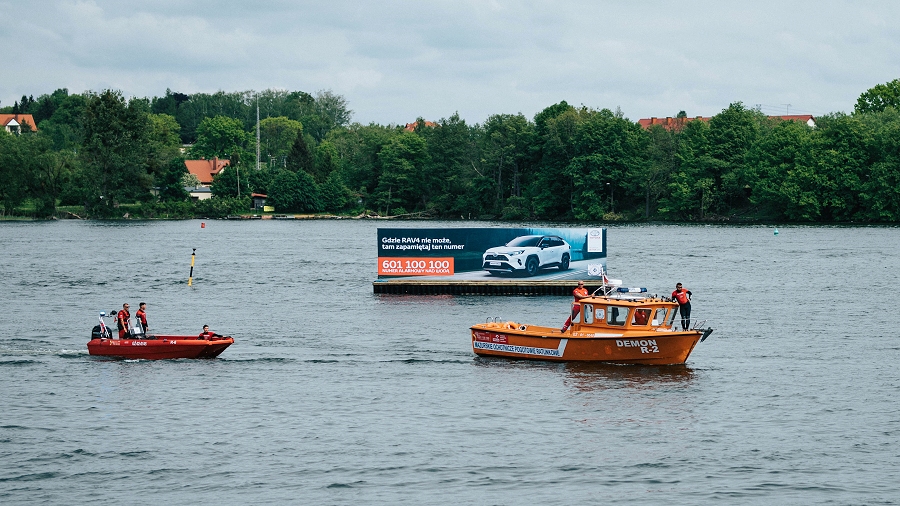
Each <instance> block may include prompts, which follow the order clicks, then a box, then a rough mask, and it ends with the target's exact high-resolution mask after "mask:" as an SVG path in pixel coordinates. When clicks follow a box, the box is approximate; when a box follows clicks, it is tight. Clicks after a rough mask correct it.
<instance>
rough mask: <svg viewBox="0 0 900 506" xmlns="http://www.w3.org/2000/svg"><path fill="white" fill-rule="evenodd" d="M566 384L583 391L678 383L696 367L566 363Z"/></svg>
mask: <svg viewBox="0 0 900 506" xmlns="http://www.w3.org/2000/svg"><path fill="white" fill-rule="evenodd" d="M565 373H566V376H565V379H564V382H565V384H566V385H568V386H571V387H572V388H575V389H576V390H578V391H581V392H590V391H594V390H605V389H608V388H622V387H630V388H637V389H642V390H643V389H653V388H656V387H658V386H661V385H671V384H674V383H682V384H687V383H690V382H691V381H692V380H693V379H694V371H693V369H691V368H690V367H688V366H686V365H665V366H660V365H615V364H601V363H590V362H570V363H567V364H565Z"/></svg>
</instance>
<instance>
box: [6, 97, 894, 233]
mask: <svg viewBox="0 0 900 506" xmlns="http://www.w3.org/2000/svg"><path fill="white" fill-rule="evenodd" d="M257 110H258V114H259V116H257ZM0 113H7V114H31V115H32V116H33V118H34V122H35V123H36V124H37V125H36V129H35V128H34V127H35V125H28V124H27V123H26V124H24V125H22V128H21V132H19V133H18V134H5V133H3V132H0V199H2V205H3V208H2V213H3V215H5V216H33V217H52V216H59V215H61V214H62V212H61V210H63V209H67V210H69V211H67V213H68V214H70V215H77V216H80V217H91V218H113V217H115V218H118V217H122V216H124V215H126V213H127V215H128V216H130V217H140V218H156V217H190V216H209V217H214V216H225V215H230V214H240V213H247V212H248V210H249V206H250V199H249V194H250V193H251V192H257V193H265V194H267V195H268V199H267V203H268V204H269V205H272V206H274V207H275V209H276V212H280V213H287V212H329V213H340V214H360V213H368V214H378V215H380V216H414V217H433V218H450V219H502V220H531V219H535V220H559V221H617V220H631V221H638V220H671V221H752V220H773V221H792V222H851V221H852V222H870V223H879V222H881V223H893V222H897V221H900V79H898V80H895V81H892V82H889V83H885V84H879V85H877V86H875V87H873V88H871V89H869V90H866V91H865V92H864V93H862V94H861V95H860V97H859V99H858V101H857V103H856V104H855V107H854V111H853V113H851V114H845V113H831V114H827V115H825V116H819V117H816V118H815V123H816V126H815V127H811V126H809V125H807V124H806V123H802V122H796V121H784V120H781V119H778V118H769V117H767V116H765V115H763V114H762V113H761V112H760V111H758V110H754V109H750V108H747V107H745V106H744V105H743V104H741V103H740V102H736V103H733V104H731V105H729V106H728V107H727V108H725V109H724V110H722V111H721V112H720V113H718V114H717V115H715V116H713V117H712V118H710V119H709V121H703V120H694V121H690V120H689V118H687V117H686V114H684V112H681V113H679V114H678V115H677V117H678V118H683V119H681V120H678V121H676V122H675V123H674V125H675V126H674V127H671V126H670V127H669V128H664V127H663V126H660V125H654V126H652V127H650V128H648V129H645V128H642V127H641V126H640V125H639V124H638V123H636V122H634V121H631V120H629V119H627V118H625V117H624V115H623V114H622V112H620V111H618V110H617V111H611V110H609V109H601V110H597V109H592V108H587V107H583V106H582V107H574V106H572V105H569V104H567V103H566V102H564V101H563V102H560V103H558V104H554V105H551V106H549V107H547V108H546V109H544V110H543V111H541V112H539V113H538V114H536V115H535V117H534V118H532V119H529V118H526V117H525V116H524V115H522V114H496V115H493V116H491V117H489V118H488V119H487V120H486V121H485V122H484V123H483V124H472V125H469V124H467V123H466V121H465V120H463V119H462V118H460V117H459V116H458V115H456V114H454V115H452V116H450V117H449V118H443V119H440V120H437V121H425V120H423V119H421V118H420V119H418V121H416V123H415V126H414V127H412V128H407V125H405V124H404V125H377V124H369V125H361V124H359V123H352V122H351V116H352V111H351V110H350V109H349V108H348V104H347V101H346V100H345V98H344V97H342V96H339V95H336V94H333V93H331V92H329V91H320V92H318V93H316V94H315V95H311V94H309V93H305V92H289V91H280V90H266V91H263V92H259V93H255V92H249V91H248V92H238V93H226V92H218V93H214V94H204V93H197V94H193V95H186V94H182V93H177V92H172V91H171V90H166V93H165V95H164V96H162V97H153V98H131V99H126V98H125V97H124V96H123V94H122V93H121V92H119V91H114V90H104V91H102V92H99V93H96V92H85V93H82V94H69V92H68V90H66V89H58V90H56V91H54V92H53V93H51V94H46V95H40V96H38V97H37V98H36V99H35V98H33V96H23V97H22V98H21V100H19V101H16V103H15V104H14V105H12V106H8V107H4V108H0ZM257 117H259V118H260V119H259V121H258V120H257ZM257 128H258V129H259V137H260V143H259V160H257V143H256V135H257ZM214 156H215V157H219V158H224V159H229V160H230V164H231V165H230V167H229V168H228V169H226V170H224V171H222V172H221V173H220V174H219V175H218V176H216V178H215V180H214V182H213V184H212V187H211V190H212V194H213V198H211V199H208V200H203V201H197V202H193V201H191V199H190V198H189V196H188V193H187V192H186V190H185V187H186V186H193V185H194V184H195V183H196V181H195V180H192V177H191V176H190V175H189V174H188V173H187V170H186V169H185V165H184V160H185V159H186V158H187V159H197V158H212V157H214ZM72 209H75V210H77V212H73V211H72Z"/></svg>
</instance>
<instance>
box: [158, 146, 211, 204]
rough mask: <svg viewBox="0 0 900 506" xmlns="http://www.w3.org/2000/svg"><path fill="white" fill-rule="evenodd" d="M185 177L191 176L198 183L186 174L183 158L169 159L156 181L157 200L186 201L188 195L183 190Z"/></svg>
mask: <svg viewBox="0 0 900 506" xmlns="http://www.w3.org/2000/svg"><path fill="white" fill-rule="evenodd" d="M185 176H193V179H195V180H196V183H199V182H200V180H199V179H197V176H195V175H193V174H190V173H189V172H188V170H187V167H185V165H184V158H181V157H173V158H171V159H170V160H169V161H168V163H167V164H166V166H165V167H164V168H163V170H162V171H161V172H160V174H159V176H158V177H157V179H156V184H157V187H158V188H159V200H160V201H161V202H182V201H185V200H187V198H188V197H189V194H188V192H187V191H186V190H185V189H184V187H185V185H184V179H185ZM192 182H193V181H192ZM191 186H197V184H191Z"/></svg>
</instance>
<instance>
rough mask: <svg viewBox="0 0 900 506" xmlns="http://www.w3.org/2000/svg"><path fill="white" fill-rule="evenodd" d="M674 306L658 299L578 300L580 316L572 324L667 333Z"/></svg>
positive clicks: (673, 318) (672, 317) (672, 319)
mask: <svg viewBox="0 0 900 506" xmlns="http://www.w3.org/2000/svg"><path fill="white" fill-rule="evenodd" d="M677 307H678V304H676V303H674V302H671V301H668V300H664V299H661V298H655V297H647V298H616V297H592V298H587V299H582V300H581V314H580V315H579V317H578V320H576V321H574V322H572V324H573V330H575V331H578V330H581V329H580V328H579V327H582V326H590V327H604V328H610V329H619V330H641V331H654V330H655V331H669V330H672V323H673V322H674V321H675V314H676V309H677Z"/></svg>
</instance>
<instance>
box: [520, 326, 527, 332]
mask: <svg viewBox="0 0 900 506" xmlns="http://www.w3.org/2000/svg"><path fill="white" fill-rule="evenodd" d="M519 330H521V331H526V330H528V327H526V326H525V325H519Z"/></svg>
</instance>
